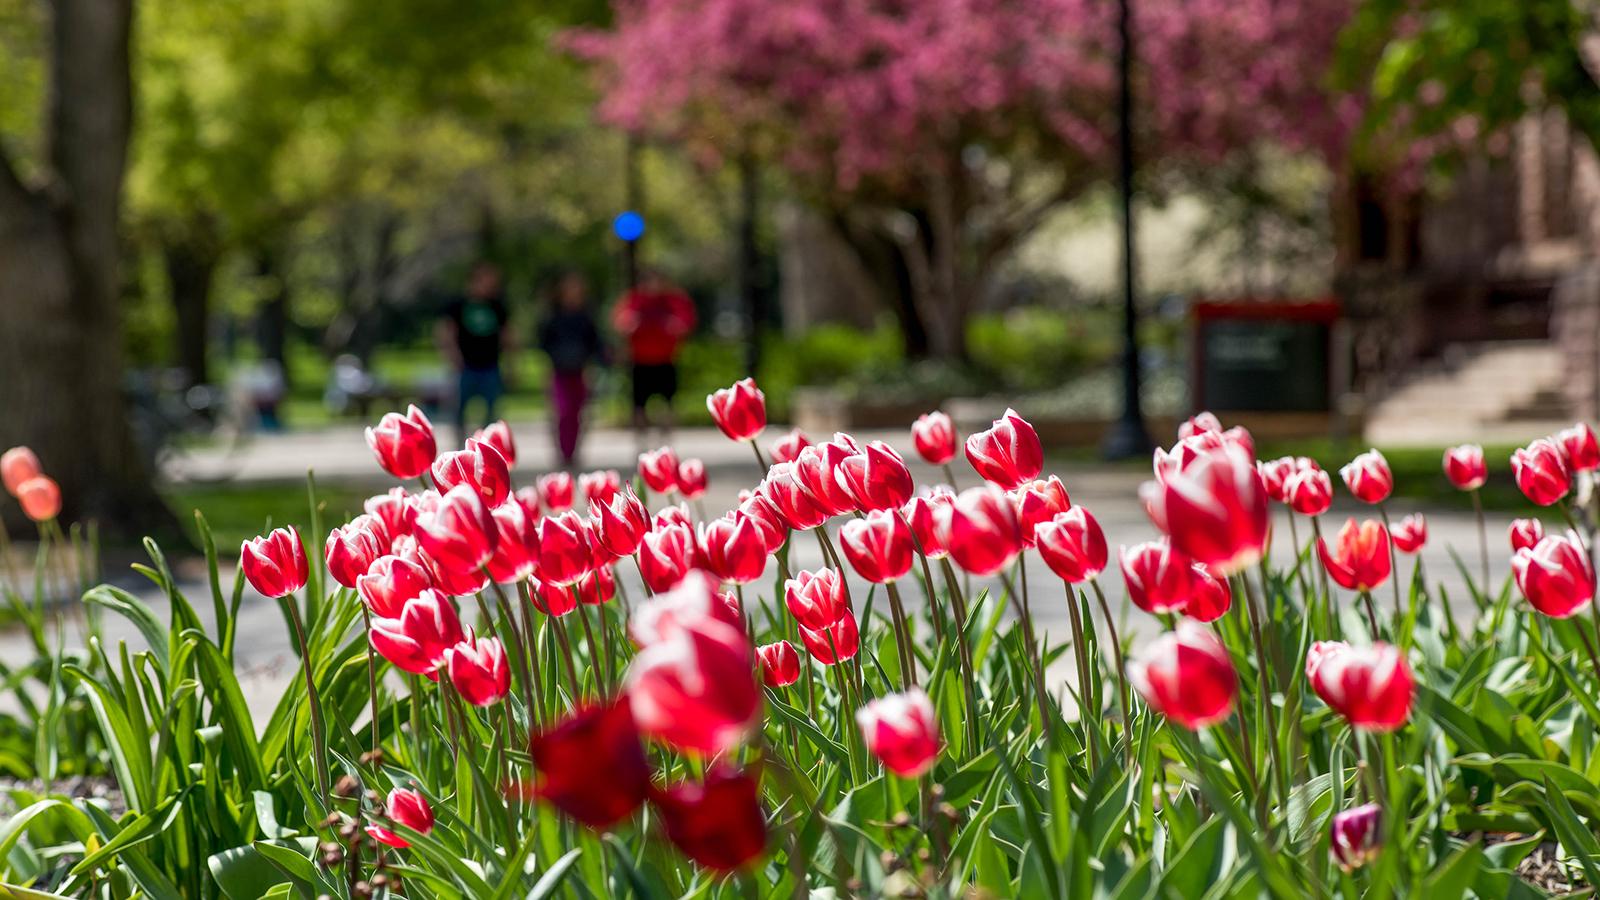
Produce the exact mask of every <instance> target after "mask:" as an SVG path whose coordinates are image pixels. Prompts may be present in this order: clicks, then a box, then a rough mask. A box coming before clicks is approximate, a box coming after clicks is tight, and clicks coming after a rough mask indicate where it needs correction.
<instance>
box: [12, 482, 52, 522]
mask: <svg viewBox="0 0 1600 900" xmlns="http://www.w3.org/2000/svg"><path fill="white" fill-rule="evenodd" d="M17 502H18V503H20V504H21V505H22V512H23V514H24V515H26V516H27V517H28V518H29V519H31V520H32V521H35V522H48V521H50V520H51V519H54V518H55V517H56V516H58V515H60V514H61V486H60V485H58V484H56V480H55V479H54V478H51V477H50V476H48V475H35V476H33V477H32V478H29V479H28V480H27V481H24V482H23V483H21V484H19V485H17Z"/></svg>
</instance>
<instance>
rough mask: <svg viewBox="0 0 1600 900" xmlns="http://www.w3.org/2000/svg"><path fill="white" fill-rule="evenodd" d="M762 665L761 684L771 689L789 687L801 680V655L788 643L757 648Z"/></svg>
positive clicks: (781, 642)
mask: <svg viewBox="0 0 1600 900" xmlns="http://www.w3.org/2000/svg"><path fill="white" fill-rule="evenodd" d="M756 660H757V661H758V662H760V663H761V683H762V684H765V685H766V686H767V687H769V688H781V687H788V686H789V685H791V684H794V683H795V682H796V681H798V680H799V679H800V654H798V653H796V652H795V649H794V645H793V644H791V643H789V642H788V641H778V642H777V643H775V644H762V645H761V646H759V647H757V648H756Z"/></svg>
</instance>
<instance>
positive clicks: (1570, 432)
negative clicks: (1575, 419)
mask: <svg viewBox="0 0 1600 900" xmlns="http://www.w3.org/2000/svg"><path fill="white" fill-rule="evenodd" d="M1556 442H1557V443H1559V444H1560V445H1561V449H1562V450H1563V451H1564V452H1565V453H1566V455H1567V468H1569V469H1571V470H1572V471H1574V472H1592V471H1594V470H1595V469H1597V468H1600V444H1596V442H1595V437H1594V429H1592V428H1590V427H1589V426H1588V424H1586V423H1584V422H1579V423H1578V424H1576V425H1574V426H1572V427H1571V428H1564V429H1562V430H1561V431H1560V432H1559V433H1557V434H1556Z"/></svg>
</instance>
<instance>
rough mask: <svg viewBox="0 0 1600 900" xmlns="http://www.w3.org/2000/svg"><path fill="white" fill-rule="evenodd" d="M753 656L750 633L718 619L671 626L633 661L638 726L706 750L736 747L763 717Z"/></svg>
mask: <svg viewBox="0 0 1600 900" xmlns="http://www.w3.org/2000/svg"><path fill="white" fill-rule="evenodd" d="M699 589H700V590H704V587H703V586H702V587H700V588H699ZM707 593H708V594H709V591H707ZM710 599H714V598H710ZM708 602H709V599H708ZM753 657H754V654H753V651H752V649H751V647H750V642H749V641H748V640H746V639H745V635H744V631H743V630H742V629H740V628H739V627H738V626H734V625H729V624H728V623H726V622H723V621H720V620H718V619H714V618H710V617H706V618H702V619H699V620H696V621H692V622H681V623H679V624H678V625H677V627H673V628H669V629H666V630H665V631H664V632H663V633H662V634H661V636H660V640H657V641H655V642H654V643H652V644H649V645H648V646H646V647H644V648H643V649H642V650H640V651H639V655H638V656H635V657H634V658H633V662H632V663H631V664H630V665H629V666H628V676H627V688H626V690H627V694H628V697H629V699H630V701H631V702H632V704H633V717H634V721H636V722H637V723H638V724H639V730H640V731H642V732H644V733H645V734H648V735H651V736H653V737H656V738H658V739H660V740H662V741H665V742H666V743H667V744H670V745H671V746H673V747H676V748H678V749H679V750H685V751H691V752H696V753H703V754H707V755H710V754H715V753H720V752H722V751H724V750H729V749H731V748H733V747H735V746H737V745H738V744H739V743H740V742H741V741H742V740H744V736H745V734H747V733H748V732H749V731H750V729H751V728H752V727H753V726H754V725H755V724H756V723H757V722H758V721H759V719H760V713H761V690H760V687H759V686H758V685H757V684H756V678H755V660H754V658H753Z"/></svg>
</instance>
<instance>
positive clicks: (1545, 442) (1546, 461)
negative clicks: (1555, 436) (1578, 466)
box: [1511, 438, 1572, 506]
mask: <svg viewBox="0 0 1600 900" xmlns="http://www.w3.org/2000/svg"><path fill="white" fill-rule="evenodd" d="M1511 474H1512V475H1514V476H1516V479H1517V487H1518V488H1519V489H1520V490H1521V491H1522V493H1523V495H1524V496H1526V497H1527V498H1528V499H1529V500H1532V501H1533V502H1534V503H1537V504H1538V505H1540V506H1550V505H1551V504H1553V503H1555V502H1556V501H1558V500H1560V499H1561V498H1562V497H1565V496H1566V495H1567V492H1568V491H1569V490H1571V489H1572V470H1571V469H1569V468H1568V467H1567V455H1566V452H1565V451H1563V450H1562V449H1561V447H1560V445H1558V444H1556V443H1555V442H1553V441H1551V440H1550V439H1549V438H1540V439H1538V440H1537V441H1534V442H1533V443H1531V444H1529V445H1528V446H1526V447H1523V448H1522V449H1520V450H1517V451H1516V452H1515V453H1512V454H1511Z"/></svg>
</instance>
